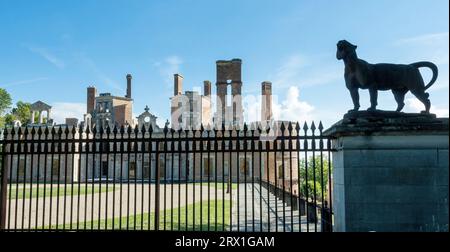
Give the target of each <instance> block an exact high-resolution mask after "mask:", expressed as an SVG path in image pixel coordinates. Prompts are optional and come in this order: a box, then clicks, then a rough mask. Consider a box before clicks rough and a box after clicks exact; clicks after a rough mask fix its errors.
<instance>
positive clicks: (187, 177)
mask: <svg viewBox="0 0 450 252" xmlns="http://www.w3.org/2000/svg"><path fill="white" fill-rule="evenodd" d="M188 137H189V130H187V129H185V130H184V152H185V154H184V158H185V177H186V183H185V184H186V185H185V187H186V189H185V190H186V191H185V215H184V219H185V220H184V222H185V225H186V228H185V230H186V231H188V227H189V226H188V219H189V205H188V203H189V202H188V197H189V141H188Z"/></svg>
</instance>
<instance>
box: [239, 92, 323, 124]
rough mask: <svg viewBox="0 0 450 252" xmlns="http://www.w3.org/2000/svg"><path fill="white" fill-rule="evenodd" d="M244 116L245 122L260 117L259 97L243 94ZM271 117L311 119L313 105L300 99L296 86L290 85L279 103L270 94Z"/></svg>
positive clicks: (257, 119) (297, 119)
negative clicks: (284, 97)
mask: <svg viewBox="0 0 450 252" xmlns="http://www.w3.org/2000/svg"><path fill="white" fill-rule="evenodd" d="M243 104H244V117H245V121H247V122H254V121H259V120H260V119H261V97H260V96H259V97H258V98H256V97H255V96H251V95H250V96H245V97H244V99H243ZM272 109H273V111H272V112H273V117H274V119H275V120H287V121H293V122H297V121H298V122H300V121H308V122H309V121H311V120H313V119H314V116H313V114H312V112H314V110H315V109H314V107H313V106H312V105H310V104H309V103H307V102H305V101H301V100H300V91H299V89H298V87H295V86H291V87H289V89H288V90H287V93H286V99H284V100H283V101H282V102H281V103H279V99H278V96H276V95H273V96H272Z"/></svg>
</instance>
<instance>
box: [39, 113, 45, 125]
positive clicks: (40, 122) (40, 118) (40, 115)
mask: <svg viewBox="0 0 450 252" xmlns="http://www.w3.org/2000/svg"><path fill="white" fill-rule="evenodd" d="M43 116H44V114H42V111H39V124H42V117H43Z"/></svg>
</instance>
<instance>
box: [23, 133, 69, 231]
mask: <svg viewBox="0 0 450 252" xmlns="http://www.w3.org/2000/svg"><path fill="white" fill-rule="evenodd" d="M64 135H65V136H64V200H63V230H65V229H66V210H67V209H66V207H67V177H68V175H67V163H68V161H67V155H68V154H69V153H70V152H69V139H68V136H69V129H68V128H67V127H66V128H65V129H64ZM32 157H33V156H32ZM31 163H33V162H31ZM70 178H71V179H72V180H73V177H72V176H71V177H70Z"/></svg>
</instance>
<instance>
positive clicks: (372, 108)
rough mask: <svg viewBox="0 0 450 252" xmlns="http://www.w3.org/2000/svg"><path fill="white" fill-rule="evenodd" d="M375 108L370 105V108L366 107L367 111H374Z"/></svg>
mask: <svg viewBox="0 0 450 252" xmlns="http://www.w3.org/2000/svg"><path fill="white" fill-rule="evenodd" d="M376 110H377V109H376V108H374V107H370V108H368V109H367V111H376Z"/></svg>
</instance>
